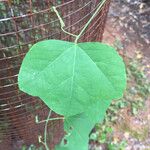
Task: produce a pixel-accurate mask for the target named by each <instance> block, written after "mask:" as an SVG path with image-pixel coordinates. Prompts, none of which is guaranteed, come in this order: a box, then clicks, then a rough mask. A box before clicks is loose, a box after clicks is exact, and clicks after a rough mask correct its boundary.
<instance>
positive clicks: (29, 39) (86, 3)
mask: <svg viewBox="0 0 150 150" xmlns="http://www.w3.org/2000/svg"><path fill="white" fill-rule="evenodd" d="M99 2H100V1H99V0H24V1H22V0H1V1H0V150H1V149H2V150H4V149H5V150H18V149H21V147H22V145H23V144H25V145H27V146H30V145H31V144H34V145H36V146H39V145H38V135H43V131H44V124H40V125H39V124H36V123H35V116H36V115H38V116H39V118H40V119H41V120H42V119H45V118H46V116H47V114H48V108H47V107H46V106H45V105H44V104H43V103H42V102H41V101H39V100H38V98H35V97H31V96H29V95H27V94H25V93H23V92H21V91H19V89H18V85H17V75H18V72H19V68H20V65H21V62H22V59H23V58H24V56H25V54H26V52H27V51H28V50H29V48H30V47H31V46H32V45H33V44H34V43H36V42H38V41H41V40H44V39H62V40H68V41H73V40H74V39H73V37H71V36H70V35H67V34H65V33H63V32H62V31H61V29H60V23H59V20H58V18H57V16H56V14H55V13H54V11H53V10H52V9H51V8H52V6H56V8H57V10H58V11H59V13H60V15H61V16H62V17H63V20H64V22H65V25H66V26H65V29H66V30H67V31H69V32H71V33H74V34H78V33H79V31H81V29H82V28H83V27H84V25H85V23H86V22H87V21H88V20H89V18H90V17H91V16H92V14H93V12H94V11H95V10H96V8H97V5H98V3H99ZM109 3H110V0H107V1H106V3H105V5H104V6H103V8H102V10H101V11H100V12H99V14H98V15H97V16H96V17H95V19H94V20H93V21H92V23H91V24H90V26H89V27H88V29H87V30H86V32H85V33H84V34H83V35H82V37H81V38H80V41H82V42H83V41H84V42H85V41H101V40H102V35H103V31H104V25H105V21H106V16H107V12H108V9H109ZM53 115H54V116H56V114H55V113H53ZM48 130H49V132H48V133H49V136H48V138H49V139H50V142H49V145H50V147H51V148H52V149H53V148H54V146H55V145H56V144H57V143H59V141H60V140H61V137H62V136H63V134H64V132H63V122H62V121H55V122H50V123H49V129H48Z"/></svg>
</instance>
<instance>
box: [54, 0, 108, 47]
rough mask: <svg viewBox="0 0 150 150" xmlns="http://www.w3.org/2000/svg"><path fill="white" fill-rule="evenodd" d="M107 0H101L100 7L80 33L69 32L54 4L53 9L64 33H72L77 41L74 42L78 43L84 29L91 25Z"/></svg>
mask: <svg viewBox="0 0 150 150" xmlns="http://www.w3.org/2000/svg"><path fill="white" fill-rule="evenodd" d="M106 1H107V0H102V2H100V4H98V8H97V9H96V11H95V12H94V14H93V15H92V17H91V18H90V19H89V21H88V22H87V23H86V24H85V26H84V27H83V29H82V30H81V31H80V33H79V34H78V35H75V34H72V33H70V32H67V31H66V30H65V29H64V27H65V23H64V21H63V19H62V18H61V16H60V15H59V12H58V11H57V9H56V7H55V6H53V10H54V11H55V13H56V15H57V17H58V19H59V21H60V25H61V29H62V31H63V32H64V33H66V34H68V35H71V36H73V37H75V41H74V43H75V44H77V43H78V40H79V39H80V37H81V35H82V34H83V33H84V31H85V30H86V28H87V27H88V26H89V24H90V23H91V21H92V20H93V19H94V18H95V16H96V15H97V13H98V12H99V11H100V10H101V9H102V6H103V5H104V4H105V2H106Z"/></svg>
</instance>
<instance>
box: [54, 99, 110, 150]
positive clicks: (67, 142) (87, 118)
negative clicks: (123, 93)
mask: <svg viewBox="0 0 150 150" xmlns="http://www.w3.org/2000/svg"><path fill="white" fill-rule="evenodd" d="M110 103H111V100H102V101H97V103H95V104H93V105H92V106H91V107H90V108H89V109H87V110H86V111H85V112H84V113H82V114H78V115H75V116H71V117H68V118H66V119H65V122H64V128H65V131H66V133H67V135H66V136H65V137H64V138H63V140H62V142H61V144H60V145H58V146H56V150H87V149H88V142H89V134H90V132H91V130H92V128H93V127H94V126H95V124H96V123H98V122H101V121H102V120H103V118H104V116H105V113H106V110H107V108H108V107H109V105H110Z"/></svg>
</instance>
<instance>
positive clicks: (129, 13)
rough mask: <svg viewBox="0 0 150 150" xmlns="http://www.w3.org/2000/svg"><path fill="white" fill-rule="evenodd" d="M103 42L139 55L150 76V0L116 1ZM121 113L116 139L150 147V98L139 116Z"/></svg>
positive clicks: (134, 147)
mask: <svg viewBox="0 0 150 150" xmlns="http://www.w3.org/2000/svg"><path fill="white" fill-rule="evenodd" d="M103 42H106V43H109V44H111V45H115V46H116V47H117V49H118V50H119V53H120V54H121V55H123V56H125V57H129V58H131V59H135V57H138V58H139V59H140V60H141V64H142V65H143V67H144V72H145V74H146V77H147V78H148V79H150V0H143V1H142V0H141V1H140V0H112V3H111V7H110V11H109V15H108V19H107V23H106V28H105V33H104V40H103ZM149 81H150V80H149ZM121 115H122V117H121V120H120V121H119V122H118V123H117V124H116V125H115V126H114V128H115V132H114V135H115V139H116V140H119V139H122V140H123V139H125V140H126V141H127V143H128V144H127V146H126V149H125V150H150V97H149V98H148V99H147V100H146V101H145V104H144V108H143V109H142V110H140V111H139V112H138V114H137V115H135V116H132V115H129V114H128V110H127V109H122V110H121V111H120V116H121ZM123 128H124V130H123ZM127 129H128V130H127ZM131 131H132V133H136V134H135V135H134V136H133V134H132V133H131ZM137 131H138V132H139V135H140V134H141V133H142V137H141V138H139V137H138V132H137Z"/></svg>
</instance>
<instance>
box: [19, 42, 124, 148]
mask: <svg viewBox="0 0 150 150" xmlns="http://www.w3.org/2000/svg"><path fill="white" fill-rule="evenodd" d="M18 83H19V88H20V89H21V90H22V91H24V92H26V93H28V94H30V95H32V96H38V97H40V98H41V100H42V101H43V102H44V103H45V104H46V105H47V106H48V107H49V108H50V109H52V110H53V111H55V112H56V113H58V114H61V115H64V116H65V118H66V119H65V121H64V128H65V131H66V132H67V133H68V134H67V135H66V136H65V137H64V139H66V140H67V143H64V142H63V141H64V139H63V140H62V143H61V144H60V145H59V146H57V147H56V149H57V150H77V149H80V150H87V143H88V140H89V138H88V134H89V133H90V131H91V129H92V128H93V126H94V125H95V123H97V122H98V121H100V120H102V118H103V117H104V114H105V111H106V109H107V108H108V106H109V104H110V102H111V100H112V99H118V98H120V97H122V95H123V91H124V89H125V86H126V74H125V66H124V63H123V60H122V58H121V57H120V56H119V55H118V53H117V52H116V51H115V49H114V48H112V47H110V46H108V45H106V44H102V43H99V42H93V43H90V42H88V43H79V44H74V43H72V42H67V41H60V40H46V41H42V42H39V43H37V44H35V45H34V46H33V47H32V48H31V49H30V50H29V52H28V53H27V55H26V56H25V58H24V60H23V63H22V66H21V69H20V72H19V77H18ZM104 100H105V101H104ZM70 128H71V129H70ZM79 142H80V143H82V144H76V143H79ZM78 146H80V148H79V147H78Z"/></svg>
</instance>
